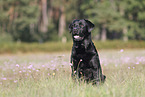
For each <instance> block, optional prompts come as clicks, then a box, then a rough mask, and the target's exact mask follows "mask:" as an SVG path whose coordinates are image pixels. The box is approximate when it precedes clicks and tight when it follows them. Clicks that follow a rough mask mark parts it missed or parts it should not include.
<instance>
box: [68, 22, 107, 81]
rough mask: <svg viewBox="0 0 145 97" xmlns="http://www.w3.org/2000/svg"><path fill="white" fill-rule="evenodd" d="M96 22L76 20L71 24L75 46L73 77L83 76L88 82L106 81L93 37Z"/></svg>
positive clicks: (73, 50)
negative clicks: (92, 32)
mask: <svg viewBox="0 0 145 97" xmlns="http://www.w3.org/2000/svg"><path fill="white" fill-rule="evenodd" d="M93 28H94V24H93V23H91V22H90V21H88V20H85V19H81V20H74V21H73V22H72V23H71V24H70V25H69V30H70V33H72V38H73V47H72V54H71V63H72V66H71V68H72V77H73V78H76V77H77V78H78V79H80V78H83V79H84V80H85V81H86V82H90V81H91V82H93V84H97V83H99V82H104V81H105V78H106V76H105V75H103V74H102V69H101V65H100V60H99V55H98V52H97V50H96V48H95V46H94V43H93V42H92V39H91V31H92V29H93Z"/></svg>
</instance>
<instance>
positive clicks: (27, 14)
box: [0, 0, 145, 42]
mask: <svg viewBox="0 0 145 97" xmlns="http://www.w3.org/2000/svg"><path fill="white" fill-rule="evenodd" d="M82 18H85V19H89V20H90V21H92V22H93V23H94V24H95V25H96V26H95V29H94V30H93V33H92V36H93V38H94V40H102V41H105V40H107V39H108V40H113V39H120V40H124V41H128V40H145V0H0V41H23V42H45V41H52V40H53V41H54V40H62V39H63V41H65V40H66V39H67V40H70V39H71V36H70V33H69V31H68V25H69V23H71V21H72V20H74V19H82Z"/></svg>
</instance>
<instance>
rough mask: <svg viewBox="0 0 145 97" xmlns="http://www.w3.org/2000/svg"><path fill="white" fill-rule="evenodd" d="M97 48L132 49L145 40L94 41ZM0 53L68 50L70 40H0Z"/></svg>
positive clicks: (70, 44)
mask: <svg viewBox="0 0 145 97" xmlns="http://www.w3.org/2000/svg"><path fill="white" fill-rule="evenodd" d="M94 43H95V46H96V48H97V49H125V48H126V49H133V48H145V41H128V42H123V41H117V40H116V41H106V42H101V41H94ZM0 47H1V48H0V53H19V52H22V53H26V52H33V53H34V52H60V51H70V50H71V48H72V42H67V43H62V42H47V43H41V44H40V43H14V42H6V43H5V42H0Z"/></svg>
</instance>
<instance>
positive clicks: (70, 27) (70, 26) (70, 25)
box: [69, 23, 73, 33]
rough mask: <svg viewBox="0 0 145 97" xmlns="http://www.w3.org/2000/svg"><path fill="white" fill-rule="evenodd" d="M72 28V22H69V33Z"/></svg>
mask: <svg viewBox="0 0 145 97" xmlns="http://www.w3.org/2000/svg"><path fill="white" fill-rule="evenodd" d="M72 29H73V26H72V23H71V24H69V31H70V33H71V32H72Z"/></svg>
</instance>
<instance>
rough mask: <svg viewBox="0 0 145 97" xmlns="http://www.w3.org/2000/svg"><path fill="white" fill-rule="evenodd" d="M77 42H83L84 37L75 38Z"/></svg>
mask: <svg viewBox="0 0 145 97" xmlns="http://www.w3.org/2000/svg"><path fill="white" fill-rule="evenodd" d="M74 39H75V41H81V40H83V39H84V37H80V36H79V35H75V36H74Z"/></svg>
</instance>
